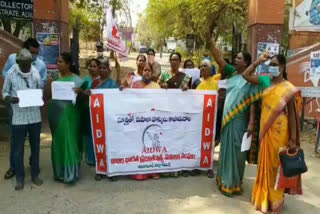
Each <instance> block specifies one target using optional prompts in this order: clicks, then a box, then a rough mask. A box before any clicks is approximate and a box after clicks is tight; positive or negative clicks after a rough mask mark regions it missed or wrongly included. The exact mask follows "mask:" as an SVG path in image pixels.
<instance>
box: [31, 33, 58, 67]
mask: <svg viewBox="0 0 320 214" xmlns="http://www.w3.org/2000/svg"><path fill="white" fill-rule="evenodd" d="M37 40H38V42H39V44H40V52H39V57H40V59H42V60H43V61H44V62H45V63H46V65H47V69H54V70H55V69H57V68H58V66H57V60H58V57H59V54H60V39H59V34H56V33H37Z"/></svg>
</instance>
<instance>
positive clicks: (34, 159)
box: [2, 49, 43, 190]
mask: <svg viewBox="0 0 320 214" xmlns="http://www.w3.org/2000/svg"><path fill="white" fill-rule="evenodd" d="M16 62H17V64H15V65H13V66H12V67H11V69H10V70H9V71H8V75H7V77H6V79H5V82H4V85H3V89H2V97H3V99H4V100H5V101H6V102H7V103H9V104H10V105H11V108H12V113H13V116H12V121H11V124H12V136H13V151H14V153H13V159H14V165H15V171H16V172H15V173H16V182H17V183H16V187H15V190H23V188H24V178H25V173H24V142H25V138H26V137H27V134H28V135H29V141H30V146H31V177H32V182H33V183H34V184H35V185H37V186H40V185H42V183H43V181H42V180H41V179H40V178H39V173H40V169H39V153H40V133H41V113H40V107H25V108H21V107H19V98H18V97H17V92H18V91H19V90H28V89H42V87H43V86H42V84H43V82H42V81H41V77H40V74H39V71H38V70H37V69H36V68H35V67H34V66H32V55H31V53H30V51H29V50H27V49H22V50H20V51H19V52H18V53H17V55H16Z"/></svg>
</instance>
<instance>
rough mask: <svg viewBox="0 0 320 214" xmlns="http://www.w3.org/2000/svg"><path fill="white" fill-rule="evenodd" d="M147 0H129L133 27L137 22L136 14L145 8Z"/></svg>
mask: <svg viewBox="0 0 320 214" xmlns="http://www.w3.org/2000/svg"><path fill="white" fill-rule="evenodd" d="M148 2H149V0H129V3H130V8H131V16H132V25H133V27H135V26H136V25H137V22H138V15H139V14H140V13H143V12H144V10H145V9H146V8H147V5H148Z"/></svg>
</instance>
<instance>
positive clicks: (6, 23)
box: [1, 19, 12, 34]
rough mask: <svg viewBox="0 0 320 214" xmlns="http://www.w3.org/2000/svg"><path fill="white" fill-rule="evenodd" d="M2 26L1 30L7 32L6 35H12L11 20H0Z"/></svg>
mask: <svg viewBox="0 0 320 214" xmlns="http://www.w3.org/2000/svg"><path fill="white" fill-rule="evenodd" d="M1 22H2V25H3V29H4V30H5V31H7V32H8V33H10V34H11V33H12V32H11V31H12V29H11V20H9V19H1Z"/></svg>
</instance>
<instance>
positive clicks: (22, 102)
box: [17, 89, 44, 108]
mask: <svg viewBox="0 0 320 214" xmlns="http://www.w3.org/2000/svg"><path fill="white" fill-rule="evenodd" d="M17 97H18V98H19V107H20V108H24V107H34V106H43V104H44V103H43V99H42V90H41V89H27V90H18V91H17Z"/></svg>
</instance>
